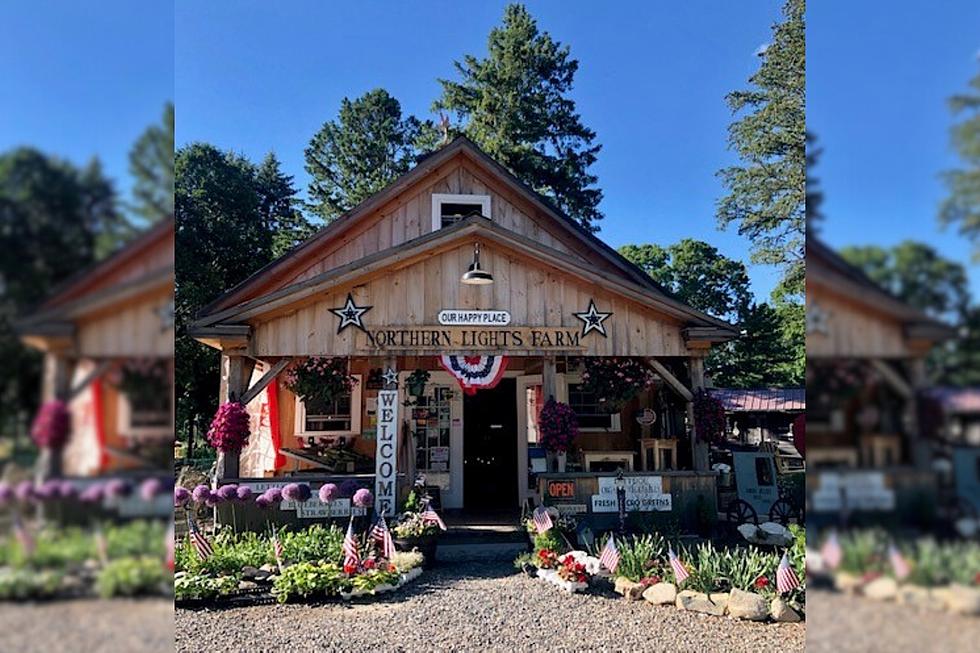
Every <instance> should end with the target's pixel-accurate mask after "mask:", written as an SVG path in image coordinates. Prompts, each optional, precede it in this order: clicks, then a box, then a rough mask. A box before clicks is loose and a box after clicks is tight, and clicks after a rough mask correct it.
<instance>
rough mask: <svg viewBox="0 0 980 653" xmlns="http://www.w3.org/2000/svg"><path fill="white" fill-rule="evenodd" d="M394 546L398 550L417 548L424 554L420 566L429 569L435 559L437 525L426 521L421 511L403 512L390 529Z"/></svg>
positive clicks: (437, 535)
mask: <svg viewBox="0 0 980 653" xmlns="http://www.w3.org/2000/svg"><path fill="white" fill-rule="evenodd" d="M391 531H392V535H393V536H394V540H395V546H396V547H398V549H399V550H400V551H412V550H413V549H417V550H418V551H419V553H421V554H422V555H423V556H425V561H424V562H423V563H422V566H423V567H424V568H425V569H429V568H430V567H431V566H432V564H433V563H434V562H435V559H436V547H437V546H438V544H439V526H437V525H436V524H433V523H430V522H427V521H426V520H425V519H424V518H423V517H422V513H421V512H405V513H403V514H402V516H401V517H399V519H398V521H397V522H396V523H395V525H394V526H393V527H392V529H391Z"/></svg>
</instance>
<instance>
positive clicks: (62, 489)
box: [58, 481, 78, 499]
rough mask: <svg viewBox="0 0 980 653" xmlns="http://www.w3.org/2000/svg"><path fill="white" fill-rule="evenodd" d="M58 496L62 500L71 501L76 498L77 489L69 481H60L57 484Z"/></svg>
mask: <svg viewBox="0 0 980 653" xmlns="http://www.w3.org/2000/svg"><path fill="white" fill-rule="evenodd" d="M58 495H59V496H60V497H61V498H62V499H71V498H73V497H76V496H78V488H77V487H75V484H74V483H72V482H71V481H61V483H59V484H58Z"/></svg>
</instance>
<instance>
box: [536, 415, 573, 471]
mask: <svg viewBox="0 0 980 653" xmlns="http://www.w3.org/2000/svg"><path fill="white" fill-rule="evenodd" d="M538 433H539V434H540V441H541V446H542V447H543V448H544V450H545V455H546V457H547V459H548V471H549V472H564V471H565V458H566V455H567V454H568V449H569V448H570V447H571V446H572V441H573V440H574V439H575V437H576V436H577V435H578V418H577V417H576V416H575V411H574V410H572V408H571V406H569V405H568V404H563V403H561V402H560V401H555V398H554V397H550V398H549V399H548V401H547V402H546V403H545V405H544V407H543V408H542V409H541V416H540V417H539V418H538Z"/></svg>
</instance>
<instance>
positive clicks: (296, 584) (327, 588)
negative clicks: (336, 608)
mask: <svg viewBox="0 0 980 653" xmlns="http://www.w3.org/2000/svg"><path fill="white" fill-rule="evenodd" d="M349 588H350V581H349V580H348V578H347V576H346V575H345V574H344V572H343V570H342V569H341V568H340V567H339V566H338V565H336V564H334V563H326V564H319V563H313V562H301V563H298V564H294V565H290V566H289V567H286V568H285V569H283V570H282V573H281V574H279V575H278V576H277V577H276V579H275V581H273V585H272V594H273V595H274V596H275V597H276V600H277V601H279V602H280V603H286V602H287V601H290V600H294V599H297V598H304V599H308V598H312V597H328V596H335V595H337V594H339V593H340V592H341V591H343V590H345V589H349Z"/></svg>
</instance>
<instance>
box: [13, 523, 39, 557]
mask: <svg viewBox="0 0 980 653" xmlns="http://www.w3.org/2000/svg"><path fill="white" fill-rule="evenodd" d="M14 536H15V537H16V538H17V542H18V543H20V547H21V548H22V549H23V550H24V556H26V557H28V558H30V557H31V556H32V555H34V546H35V542H34V536H33V535H31V531H30V530H28V528H27V525H26V524H25V523H24V522H23V520H21V518H20V513H18V512H14Z"/></svg>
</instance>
